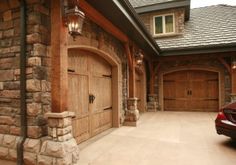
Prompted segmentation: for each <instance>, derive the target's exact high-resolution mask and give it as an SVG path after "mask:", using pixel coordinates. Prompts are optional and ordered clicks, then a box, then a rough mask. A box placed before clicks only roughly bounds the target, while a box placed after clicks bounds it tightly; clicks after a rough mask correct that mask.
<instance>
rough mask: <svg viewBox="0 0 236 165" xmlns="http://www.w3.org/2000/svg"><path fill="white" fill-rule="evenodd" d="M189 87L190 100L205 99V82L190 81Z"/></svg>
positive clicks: (206, 93)
mask: <svg viewBox="0 0 236 165" xmlns="http://www.w3.org/2000/svg"><path fill="white" fill-rule="evenodd" d="M190 83H191V85H190V86H191V87H190V89H189V91H190V92H191V93H190V95H191V97H192V98H206V97H207V95H208V92H207V90H208V89H207V82H206V81H191V82H190Z"/></svg>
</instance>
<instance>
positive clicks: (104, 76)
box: [102, 74, 112, 78]
mask: <svg viewBox="0 0 236 165" xmlns="http://www.w3.org/2000/svg"><path fill="white" fill-rule="evenodd" d="M102 76H103V77H109V78H112V76H111V75H105V74H103V75H102Z"/></svg>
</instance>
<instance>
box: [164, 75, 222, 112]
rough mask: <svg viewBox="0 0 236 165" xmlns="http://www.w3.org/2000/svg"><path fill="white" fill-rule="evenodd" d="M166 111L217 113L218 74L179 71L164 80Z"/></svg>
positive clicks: (166, 76)
mask: <svg viewBox="0 0 236 165" xmlns="http://www.w3.org/2000/svg"><path fill="white" fill-rule="evenodd" d="M163 83H164V84H163V94H164V110H167V111H217V110H218V106H219V93H218V92H219V89H218V88H219V87H218V83H219V80H218V74H217V73H215V72H208V71H194V70H193V71H178V72H174V73H170V74H167V75H165V76H164V78H163Z"/></svg>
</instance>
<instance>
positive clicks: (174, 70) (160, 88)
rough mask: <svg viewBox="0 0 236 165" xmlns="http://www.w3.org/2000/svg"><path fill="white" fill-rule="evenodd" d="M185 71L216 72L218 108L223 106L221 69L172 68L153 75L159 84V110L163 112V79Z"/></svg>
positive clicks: (223, 74) (223, 88) (223, 75)
mask: <svg viewBox="0 0 236 165" xmlns="http://www.w3.org/2000/svg"><path fill="white" fill-rule="evenodd" d="M185 70H202V71H209V72H216V73H218V77H219V107H221V106H222V105H223V104H224V101H225V80H224V77H225V73H224V70H223V69H220V68H216V67H205V66H188V67H173V68H170V69H168V70H165V71H160V72H159V73H156V74H155V75H158V80H159V81H158V83H159V92H158V95H159V103H160V107H161V110H162V111H163V110H164V106H163V105H164V104H163V102H164V97H163V77H164V75H166V74H169V73H173V72H178V71H185Z"/></svg>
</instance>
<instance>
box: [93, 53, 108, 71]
mask: <svg viewBox="0 0 236 165" xmlns="http://www.w3.org/2000/svg"><path fill="white" fill-rule="evenodd" d="M90 71H91V73H93V74H95V75H97V74H100V75H111V66H110V64H109V63H108V62H106V61H105V60H104V59H102V58H99V57H98V56H90Z"/></svg>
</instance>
